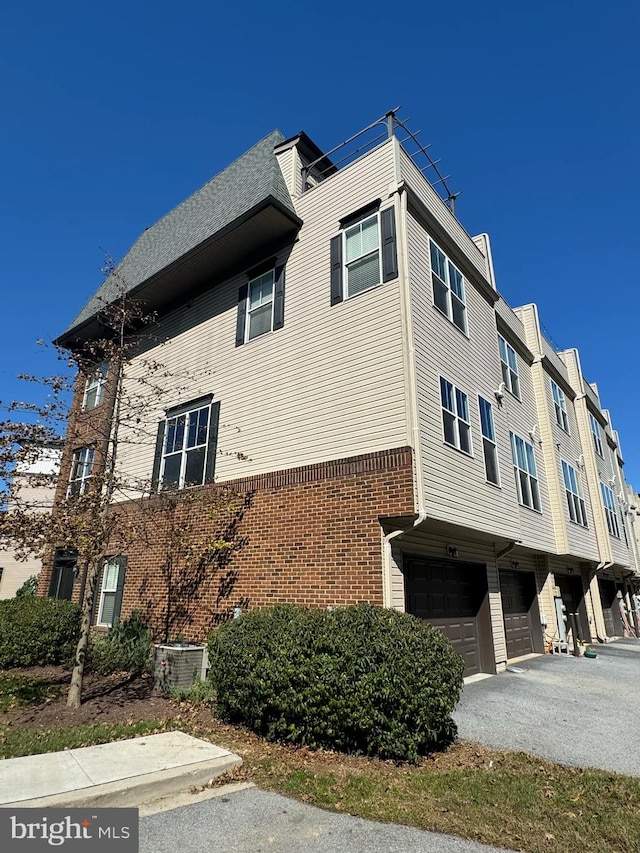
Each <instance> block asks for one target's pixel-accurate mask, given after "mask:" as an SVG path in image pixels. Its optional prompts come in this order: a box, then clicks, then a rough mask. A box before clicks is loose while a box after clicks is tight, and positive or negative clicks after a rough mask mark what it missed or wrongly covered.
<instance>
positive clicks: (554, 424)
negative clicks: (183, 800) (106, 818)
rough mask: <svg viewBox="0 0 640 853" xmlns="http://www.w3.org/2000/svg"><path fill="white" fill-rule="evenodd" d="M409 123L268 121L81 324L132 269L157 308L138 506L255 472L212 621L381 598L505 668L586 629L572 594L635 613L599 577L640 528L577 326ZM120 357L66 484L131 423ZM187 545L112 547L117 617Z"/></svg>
mask: <svg viewBox="0 0 640 853" xmlns="http://www.w3.org/2000/svg"><path fill="white" fill-rule="evenodd" d="M395 122H396V116H395V115H394V114H388V115H387V116H386V117H385V123H384V126H386V127H387V129H388V133H387V135H386V138H385V139H384V141H382V142H381V143H378V144H375V145H374V146H373V147H371V148H368V149H366V150H365V151H364V153H359V154H358V155H357V156H355V157H354V158H353V159H351V160H350V161H349V162H348V163H347V164H346V165H343V166H341V167H339V166H338V165H337V164H336V163H335V162H334V161H333V160H332V159H331V156H330V155H327V154H325V153H324V152H323V151H322V150H320V149H319V148H318V146H316V145H315V143H313V141H312V140H311V139H310V138H309V137H308V136H307V135H306V134H304V133H300V134H298V135H296V136H294V137H291V138H288V139H285V137H284V136H283V135H282V134H281V133H280V132H278V131H274V132H273V133H271V134H269V135H268V136H267V137H265V138H264V139H263V140H261V141H260V142H258V143H257V144H256V145H255V146H254V147H253V148H251V149H250V150H249V151H248V152H247V153H245V154H244V155H242V156H241V157H240V158H239V159H238V160H237V161H235V162H234V163H232V164H231V165H230V166H229V167H227V168H226V169H225V170H224V171H223V172H221V173H220V174H219V175H217V176H216V177H214V178H213V179H212V180H211V181H209V182H208V183H207V184H206V185H205V186H204V187H202V188H201V189H200V190H198V191H197V192H196V193H195V194H194V195H192V196H191V197H190V198H188V199H187V200H186V201H185V202H183V203H182V204H181V205H179V206H178V207H177V208H175V209H174V210H173V211H171V212H170V213H169V214H167V216H165V217H163V218H162V219H161V220H159V222H157V223H156V224H155V225H153V226H152V227H151V228H149V229H147V230H146V231H145V232H144V233H143V234H142V235H141V236H140V238H139V239H138V240H137V241H136V243H135V244H134V245H133V246H132V248H131V250H130V251H129V253H128V254H127V255H126V256H125V258H124V259H123V261H122V262H121V264H120V265H119V266H118V269H117V270H116V274H114V275H112V276H111V277H110V278H108V279H107V280H106V281H105V282H104V283H103V285H102V286H101V288H100V289H99V291H98V292H97V293H96V295H95V296H94V297H93V298H92V299H91V300H90V301H89V303H88V304H87V305H86V306H85V307H84V308H83V309H82V311H81V312H80V314H79V315H78V317H77V318H76V319H75V320H74V321H73V323H72V324H71V325H70V327H69V328H68V329H67V330H66V331H65V332H64V333H63V335H61V337H60V338H59V341H60V343H62V344H63V345H65V346H67V347H69V348H72V349H73V348H74V347H76V346H79V345H81V344H82V343H83V342H84V341H86V340H91V339H92V338H95V337H97V336H98V335H99V333H100V324H99V314H100V310H101V306H102V305H104V304H105V303H108V302H109V301H113V300H115V299H117V298H119V296H120V295H122V288H123V286H124V289H125V291H126V294H127V295H128V296H129V297H131V298H135V299H137V300H142V301H144V303H145V305H148V306H149V308H150V309H151V310H153V311H154V312H156V317H157V319H156V320H155V323H154V335H153V336H152V337H150V338H149V340H148V342H147V343H146V344H145V345H144V346H141V348H140V351H139V353H138V355H137V356H136V357H135V358H134V359H133V360H132V362H131V364H129V365H128V369H127V373H126V378H125V383H129V384H130V386H131V387H133V385H135V384H136V382H138V381H139V380H140V377H141V376H142V375H143V374H144V371H145V370H146V367H145V365H147V364H148V362H149V359H151V360H152V361H157V362H161V363H162V365H163V370H162V375H163V376H165V377H168V378H167V379H166V387H165V389H164V394H163V396H162V399H161V400H160V399H159V398H158V397H154V396H150V397H149V399H148V400H147V401H145V405H144V407H142V409H141V411H142V412H143V415H141V416H140V417H138V418H137V424H136V425H135V426H134V425H132V426H130V427H128V426H125V427H124V434H123V435H122V434H121V437H120V440H119V456H118V460H117V461H118V467H119V470H120V471H121V472H124V475H125V479H126V482H127V484H128V485H127V488H125V489H122V490H121V493H120V495H119V500H120V502H121V503H122V504H123V505H126V503H127V501H132V500H138V499H140V497H141V496H144V495H145V494H148V493H151V494H155V493H158V492H160V493H168V492H171V493H176V494H180V493H181V492H182V493H183V494H185V495H186V494H188V493H193V490H200V491H202V492H207V491H211V490H216V489H221V488H223V487H225V488H230V489H233V490H236V491H237V492H238V493H242V494H244V495H246V496H247V500H246V502H245V506H244V510H243V512H242V516H241V518H240V519H239V521H238V528H237V530H238V547H237V548H235V549H234V550H233V551H232V552H231V553H230V554H229V555H228V556H227V559H226V560H225V563H224V566H223V567H222V568H220V569H217V570H216V571H212V572H211V573H210V574H209V575H208V576H206V577H204V578H203V579H202V582H201V584H200V586H199V588H198V590H197V593H196V594H194V595H192V597H191V599H190V600H189V602H188V620H187V622H186V623H185V625H184V626H182V627H183V628H184V631H183V633H185V634H187V635H188V639H192V640H197V639H203V638H204V636H205V634H206V632H207V631H208V630H209V629H210V628H211V627H212V626H214V625H215V624H218V623H219V621H220V620H221V619H224V618H228V617H229V616H230V615H231V614H233V613H234V612H238V611H239V610H241V609H246V608H252V607H259V606H265V605H268V604H272V603H274V602H277V601H292V602H298V603H302V604H308V605H314V606H320V607H327V606H336V605H343V604H350V603H355V602H358V601H363V600H366V601H370V602H372V603H375V604H379V605H384V606H388V607H394V608H396V609H399V610H406V611H408V612H411V613H413V614H415V615H417V616H418V617H420V618H422V619H425V620H426V621H428V622H430V623H432V624H434V625H436V626H438V627H439V628H441V629H442V630H443V631H444V632H445V633H446V634H447V636H448V637H449V638H450V639H451V641H452V643H453V645H454V647H455V648H456V649H457V650H458V652H459V653H460V654H461V656H462V657H463V659H464V661H465V671H466V674H468V675H472V674H474V673H479V672H495V671H496V670H497V669H500V668H503V667H504V666H505V665H506V663H507V661H508V660H513V659H515V658H517V657H519V656H521V655H525V654H529V653H534V652H543V651H545V649H547V648H548V647H549V644H550V642H551V641H553V640H554V639H558V638H559V637H560V636H561V635H562V636H564V637H565V639H566V628H565V626H564V622H563V620H564V617H563V613H576V614H578V619H579V627H578V629H577V630H578V632H579V633H580V634H581V635H582V636H583V637H584V638H585V639H588V640H592V639H593V640H595V639H596V637H601V638H602V639H604V638H605V637H607V636H613V635H615V634H616V633H618V634H619V633H621V630H616V628H617V627H619V626H616V625H613V626H612V625H609V624H605V622H606V620H605V615H604V611H603V606H602V603H601V598H600V595H601V590H603V589H604V590H605V591H606V589H607V587H606V584H607V583H613V584H614V587H615V588H616V590H617V588H618V587H617V586H616V585H624V584H625V583H627V582H628V578H629V577H630V576H631V574H632V571H633V570H632V552H631V551H630V547H629V544H628V541H625V538H624V535H622V530H623V528H624V517H623V516H624V513H623V512H622V511H621V507H620V505H619V503H617V504H616V503H615V500H614V503H613V505H611V501H610V497H609V492H608V491H606V490H604V489H603V488H602V487H606V488H610V490H611V491H612V494H613V495H614V498H615V495H616V494H618V493H619V492H621V491H625V490H626V489H627V486H626V484H625V482H624V478H623V474H622V459H621V455H620V454H619V443H618V441H617V438H616V436H615V433H614V431H613V430H612V429H611V427H610V419H609V418H608V416H607V414H606V413H605V412H603V410H602V409H601V408H600V402H599V399H598V396H597V392H596V391H595V390H594V388H593V386H591V385H589V383H587V382H586V381H585V380H584V378H583V377H582V373H581V369H580V365H579V360H578V356H577V353H575V351H571V350H570V351H567V352H565V353H556V352H555V351H554V350H553V348H552V347H551V346H550V344H549V343H548V342H547V341H546V340H545V339H544V336H543V335H542V334H541V332H540V324H539V321H538V318H537V312H536V309H535V306H533V305H531V306H525V307H523V308H520V309H517V310H515V311H514V310H513V309H512V308H510V307H509V305H508V304H507V303H506V301H505V300H504V299H503V297H502V296H501V295H500V294H499V292H498V290H497V288H496V282H495V277H494V273H493V264H492V258H491V247H490V241H489V238H488V236H487V235H479V236H477V237H473V238H472V237H471V236H470V235H469V234H467V233H466V231H465V230H464V228H463V227H462V225H461V224H460V222H459V221H458V219H457V218H456V217H455V215H454V213H453V212H452V210H451V208H450V206H448V205H447V204H446V203H445V202H444V201H443V200H442V198H441V197H440V196H439V195H438V193H437V192H436V190H435V188H434V186H433V185H432V184H431V183H430V182H429V181H428V180H427V178H426V177H425V175H424V173H423V171H422V170H421V169H420V168H419V166H418V165H417V163H416V162H415V158H414V157H413V156H411V155H410V154H409V152H408V150H407V148H406V147H405V145H404V144H402V143H401V142H400V141H399V139H398V136H397V134H396V133H395V127H396V126H397V125H396V124H395ZM108 375H109V368H108V365H102V364H100V365H96V369H95V372H92V373H91V374H90V375H89V376H88V377H86V378H82V377H81V378H80V380H79V382H78V389H77V392H76V399H75V402H74V409H73V415H72V421H71V423H70V427H69V437H68V440H67V445H66V450H65V458H64V460H63V469H62V477H61V480H62V482H61V484H60V487H59V488H60V491H59V496H60V499H62V497H63V496H65V495H67V494H68V493H69V491H70V490H72V491H73V490H74V489H75V490H79V491H82V490H83V489H85V488H87V487H90V483H91V476H92V472H93V471H94V467H93V466H94V463H95V459H96V457H95V448H94V447H93V446H92V442H91V440H90V439H88V438H87V435H88V433H87V432H86V431H85V432H84V433H83V428H82V424H83V418H85V419H86V418H87V417H89V416H90V417H92V418H93V417H95V416H96V414H97V415H98V416H99V415H100V413H101V412H102V413H103V417H104V418H105V419H106V421H107V424H108V419H109V416H110V415H109V412H110V409H109V404H108V398H109V395H108V394H107V393H105V392H104V390H103V391H96V388H102V389H105V388H107V387H108ZM185 377H188V380H187V381H185ZM125 390H126V389H125ZM590 416H592V418H593V420H594V421H595V422H596V423H597V424H598V427H599V431H600V432H599V435H600V441H601V450H602V455H600V453H599V451H598V448H597V447H596V445H595V444H594V432H593V425H592V422H591V420H590ZM127 430H129V433H127ZM83 436H84V437H83ZM585 442H586V446H585ZM611 479H613V480H615V487H614V485H611V486H609V480H611ZM614 521H615V522H617V525H618V527H617V528H616V527H615V524H614ZM203 523H204V519H203ZM612 528H613V531H614V532H612ZM616 529H617V532H616ZM605 531H607V534H606V535H605ZM63 556H64V555H63ZM162 562H163V556H162V554H161V553H160V552H159V551H158V550H157V549H155V550H154V548H153V547H150V546H149V544H148V543H142V542H141V543H139V544H136V543H134V544H132V545H131V546H130V547H129V549H128V551H127V553H126V554H124V553H116V552H114V553H111V554H105V569H104V573H103V579H102V582H101V586H100V590H99V596H98V598H99V603H98V606H97V608H96V615H95V621H96V623H97V624H98V625H102V626H108V625H109V624H112V622H113V621H114V620H115V619H116V618H118V616H120V615H126V614H127V613H130V612H131V611H132V610H133V609H134V608H138V609H142V610H143V613H144V615H145V617H146V618H147V619H148V620H149V621H150V622H151V623H152V624H154V626H158V625H160V624H162V622H163V618H164V616H165V615H166V607H167V604H166V600H165V596H164V594H163V591H162V584H163V580H162V577H163V576H162ZM67 570H68V571H70V569H68V567H67ZM54 579H55V572H54V571H53V567H50V568H49V569H48V573H46V572H45V573H43V580H42V584H41V591H42V592H44V593H46V592H53V591H54V587H55V582H54ZM78 594H79V587H78V584H77V583H76V584H75V586H74V587H73V589H72V591H71V595H78ZM563 607H564V611H563ZM183 612H184V611H183ZM176 633H177V626H176ZM574 633H575V632H574Z"/></svg>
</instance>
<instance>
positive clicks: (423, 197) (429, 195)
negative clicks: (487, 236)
mask: <svg viewBox="0 0 640 853" xmlns="http://www.w3.org/2000/svg"><path fill="white" fill-rule="evenodd" d="M400 177H401V179H402V180H404V181H406V182H407V184H408V185H409V186H410V187H411V189H412V190H413V192H414V193H415V194H416V196H417V197H418V198H419V199H420V201H421V202H422V204H424V206H425V207H426V208H427V209H428V210H429V212H430V213H431V215H432V216H433V218H434V219H435V220H436V221H437V222H438V223H439V224H440V225H441V227H442V228H443V229H444V230H445V231H446V233H447V234H449V235H451V238H452V239H453V240H454V241H455V244H456V246H458V247H459V249H460V251H461V252H462V253H463V254H464V257H465V258H467V259H468V260H469V261H470V262H471V263H472V264H473V266H474V267H475V268H476V270H477V271H478V272H479V273H481V274H482V276H483V278H484V279H485V280H486V279H487V261H486V258H485V257H484V255H483V254H482V252H481V251H480V249H479V248H478V246H477V245H476V244H475V243H474V241H473V239H472V238H471V237H470V236H469V234H467V232H466V231H465V230H464V228H463V227H462V225H461V224H460V222H458V220H457V219H456V217H455V216H454V215H453V214H452V213H451V211H450V210H449V208H448V207H447V205H446V204H445V203H444V202H443V201H442V199H441V198H440V196H439V195H438V193H437V192H436V191H435V190H434V188H433V187H432V186H431V184H430V183H429V182H428V181H426V180H425V179H424V175H423V174H422V172H421V171H420V169H418V167H417V166H416V164H415V163H414V162H413V160H412V159H411V157H409V155H408V154H407V153H406V152H405V151H404V150H403V149H401V150H400Z"/></svg>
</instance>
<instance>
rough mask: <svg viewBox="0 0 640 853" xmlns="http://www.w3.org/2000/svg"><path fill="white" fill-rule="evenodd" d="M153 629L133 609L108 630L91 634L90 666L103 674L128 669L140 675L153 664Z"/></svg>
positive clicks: (88, 657) (133, 673) (88, 653)
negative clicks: (126, 616)
mask: <svg viewBox="0 0 640 853" xmlns="http://www.w3.org/2000/svg"><path fill="white" fill-rule="evenodd" d="M151 639H152V636H151V629H150V628H147V626H146V625H145V624H144V622H143V621H142V619H141V617H140V612H139V611H138V610H134V611H133V612H132V614H131V616H130V617H129V618H128V619H123V620H122V621H121V622H118V623H117V624H115V625H114V626H113V627H112V628H110V629H109V631H108V633H107V634H102V635H100V634H97V635H95V636H93V637H92V638H91V642H90V644H89V649H88V651H87V668H88V669H90V670H92V671H93V672H97V673H99V674H100V675H109V674H110V673H112V672H128V673H131V674H132V675H138V674H140V673H142V672H144V671H145V670H148V669H150V666H151Z"/></svg>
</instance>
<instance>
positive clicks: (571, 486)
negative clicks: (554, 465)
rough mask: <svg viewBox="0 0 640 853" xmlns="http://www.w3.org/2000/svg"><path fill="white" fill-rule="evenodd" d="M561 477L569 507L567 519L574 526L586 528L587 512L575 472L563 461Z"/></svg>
mask: <svg viewBox="0 0 640 853" xmlns="http://www.w3.org/2000/svg"><path fill="white" fill-rule="evenodd" d="M562 476H563V478H564V488H565V493H566V495H567V504H568V506H569V518H570V519H571V521H574V522H575V523H576V524H581V525H582V526H583V527H587V510H586V508H585V505H584V500H583V498H582V493H581V490H580V483H579V482H578V477H577V475H576V470H575V468H573V467H572V466H571V465H569V464H568V463H567V462H565V461H564V460H563V462H562Z"/></svg>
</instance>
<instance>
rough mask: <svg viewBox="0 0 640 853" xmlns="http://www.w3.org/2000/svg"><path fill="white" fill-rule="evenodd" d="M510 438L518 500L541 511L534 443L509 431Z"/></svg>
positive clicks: (523, 504)
mask: <svg viewBox="0 0 640 853" xmlns="http://www.w3.org/2000/svg"><path fill="white" fill-rule="evenodd" d="M509 438H510V439H511V457H512V459H513V470H514V474H515V478H516V489H517V491H518V501H519V502H520V503H521V504H522V506H526V507H529V509H535V510H537V512H540V511H541V509H540V487H539V485H538V470H537V468H536V457H535V454H534V452H533V445H532V444H529V442H528V441H525V440H524V439H522V438H520V436H519V435H516V434H515V433H513V432H510V433H509Z"/></svg>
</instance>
